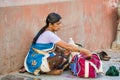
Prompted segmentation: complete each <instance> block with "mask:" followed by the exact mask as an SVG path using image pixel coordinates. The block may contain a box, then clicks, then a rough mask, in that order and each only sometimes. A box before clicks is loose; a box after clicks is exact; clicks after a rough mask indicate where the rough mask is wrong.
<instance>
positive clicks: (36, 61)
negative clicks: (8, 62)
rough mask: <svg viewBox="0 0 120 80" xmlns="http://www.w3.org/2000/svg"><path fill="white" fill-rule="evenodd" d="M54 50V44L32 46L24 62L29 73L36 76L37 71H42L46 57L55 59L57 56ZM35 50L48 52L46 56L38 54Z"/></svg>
mask: <svg viewBox="0 0 120 80" xmlns="http://www.w3.org/2000/svg"><path fill="white" fill-rule="evenodd" d="M54 48H55V45H54V44H53V43H48V44H43V43H42V44H41V43H36V44H32V45H31V47H30V50H29V51H28V53H27V56H26V58H25V61H24V66H25V69H26V70H27V72H29V73H33V74H35V71H36V70H39V71H40V68H41V65H42V63H44V62H43V60H45V55H46V54H47V55H48V56H47V57H54V56H55V55H56V54H55V53H54V52H52V51H51V50H53V49H54ZM34 49H36V50H40V51H43V52H46V54H45V55H44V54H41V53H40V52H39V53H38V52H36V51H35V50H34ZM43 68H44V67H43Z"/></svg>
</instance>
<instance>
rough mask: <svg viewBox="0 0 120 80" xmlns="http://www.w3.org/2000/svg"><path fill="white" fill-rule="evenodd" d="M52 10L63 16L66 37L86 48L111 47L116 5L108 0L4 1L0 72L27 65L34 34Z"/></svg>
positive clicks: (0, 19)
mask: <svg viewBox="0 0 120 80" xmlns="http://www.w3.org/2000/svg"><path fill="white" fill-rule="evenodd" d="M5 1H7V0H5ZM12 1H14V0H12ZM22 1H24V0H22ZM36 1H37V0H36ZM51 1H52V0H51ZM58 1H59V0H58ZM18 3H19V1H18ZM3 4H4V3H3ZM22 4H23V3H22ZM28 4H29V3H28ZM50 12H57V13H59V14H60V15H61V16H62V17H63V24H64V26H63V27H62V29H61V30H60V31H59V32H58V35H59V36H60V37H61V38H62V39H63V40H65V41H68V38H69V37H73V39H74V40H75V41H76V42H79V43H81V44H83V46H84V47H85V48H87V49H90V50H97V49H106V48H110V46H111V43H112V42H113V40H114V39H115V37H116V36H115V35H116V25H115V23H116V20H117V16H116V9H115V8H114V7H111V6H109V2H108V0H70V1H69V0H62V1H59V2H54V0H53V2H50V3H49V2H46V3H45V2H44V3H40V4H34V2H33V4H32V5H31V4H29V5H25V4H23V5H19V4H18V6H16V4H15V3H13V4H12V3H9V5H8V4H7V5H6V6H2V5H1V7H0V44H1V45H0V74H4V73H8V72H12V71H16V70H18V69H19V68H20V67H21V66H22V65H23V61H24V58H25V55H26V54H27V51H28V49H29V46H30V44H31V41H32V39H33V37H34V36H35V34H36V33H37V32H38V31H39V29H40V28H41V27H42V26H44V25H45V18H46V16H47V15H48V13H50Z"/></svg>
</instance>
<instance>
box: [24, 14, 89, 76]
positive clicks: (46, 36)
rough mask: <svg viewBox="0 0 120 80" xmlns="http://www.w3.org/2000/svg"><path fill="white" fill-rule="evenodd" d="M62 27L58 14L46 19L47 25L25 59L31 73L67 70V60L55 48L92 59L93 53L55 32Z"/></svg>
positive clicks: (55, 72) (25, 64)
mask: <svg viewBox="0 0 120 80" xmlns="http://www.w3.org/2000/svg"><path fill="white" fill-rule="evenodd" d="M61 27H62V21H61V16H60V15H59V14H57V13H50V14H49V15H48V16H47V18H46V25H45V26H44V27H43V28H42V29H41V30H40V31H39V32H38V34H37V35H36V36H35V38H34V39H33V42H32V45H31V47H30V50H29V52H28V54H27V56H26V58H25V61H24V67H25V70H26V71H27V72H29V73H33V74H35V75H38V74H39V73H46V74H61V73H62V71H63V70H64V69H65V66H64V65H65V64H66V63H67V60H66V59H65V58H64V57H62V56H61V55H57V54H56V53H54V52H53V51H54V50H55V46H59V47H61V48H64V49H67V50H69V51H74V52H83V53H84V54H85V55H86V56H87V57H91V52H90V51H89V50H87V49H84V48H79V47H76V46H74V45H70V44H68V43H66V42H65V41H63V40H62V39H60V38H59V37H58V36H57V35H56V34H55V32H56V31H58V30H59V29H60V28H61Z"/></svg>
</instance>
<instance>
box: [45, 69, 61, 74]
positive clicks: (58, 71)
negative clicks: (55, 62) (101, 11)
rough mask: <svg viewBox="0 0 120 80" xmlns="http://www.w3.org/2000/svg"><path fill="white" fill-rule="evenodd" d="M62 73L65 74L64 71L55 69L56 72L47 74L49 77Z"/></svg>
mask: <svg viewBox="0 0 120 80" xmlns="http://www.w3.org/2000/svg"><path fill="white" fill-rule="evenodd" d="M62 73H63V70H57V69H55V70H52V71H50V72H47V73H46V74H49V75H60V74H62Z"/></svg>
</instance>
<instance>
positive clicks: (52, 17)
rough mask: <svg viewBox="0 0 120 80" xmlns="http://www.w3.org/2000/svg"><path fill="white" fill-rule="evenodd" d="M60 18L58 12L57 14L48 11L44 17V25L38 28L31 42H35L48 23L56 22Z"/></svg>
mask: <svg viewBox="0 0 120 80" xmlns="http://www.w3.org/2000/svg"><path fill="white" fill-rule="evenodd" d="M60 19H61V16H60V15H59V14H57V13H50V14H49V15H48V16H47V18H46V25H45V26H44V27H43V28H42V29H40V31H39V32H38V33H37V35H36V36H35V37H34V39H33V44H35V43H36V41H37V39H38V38H39V36H40V35H41V34H42V33H43V32H44V31H45V30H46V29H47V28H48V26H49V23H51V24H54V23H56V22H58V21H59V20H60Z"/></svg>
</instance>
